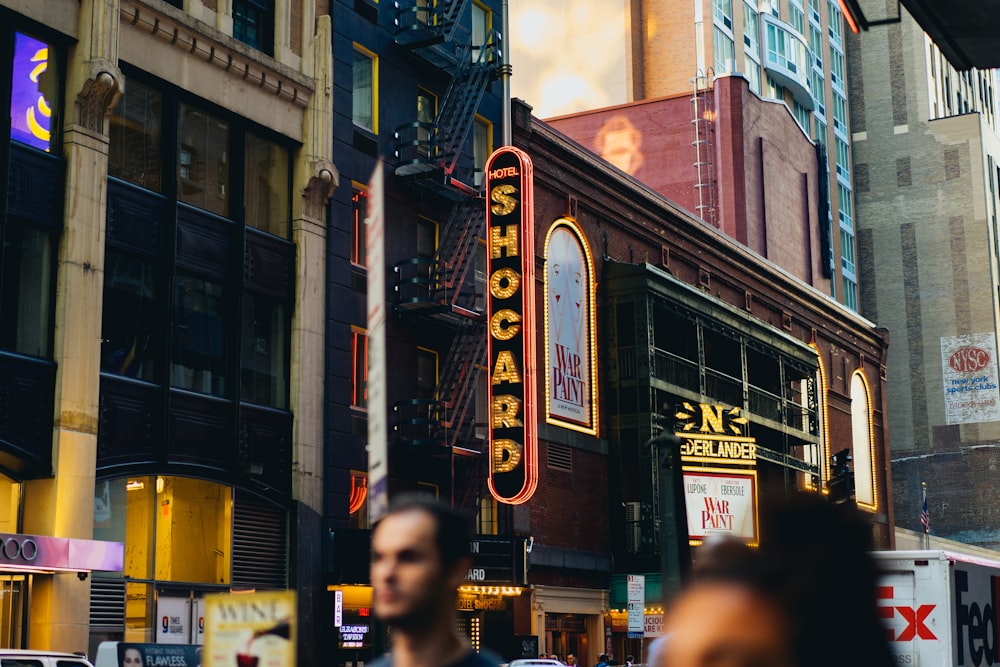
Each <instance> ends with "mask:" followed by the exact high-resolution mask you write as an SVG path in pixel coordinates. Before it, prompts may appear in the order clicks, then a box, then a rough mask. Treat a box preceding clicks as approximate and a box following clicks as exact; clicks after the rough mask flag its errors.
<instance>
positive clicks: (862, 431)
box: [851, 370, 878, 510]
mask: <svg viewBox="0 0 1000 667" xmlns="http://www.w3.org/2000/svg"><path fill="white" fill-rule="evenodd" d="M871 414H872V399H871V391H870V390H869V388H868V381H867V379H866V378H865V376H864V373H862V371H860V370H858V371H855V372H854V373H853V374H852V375H851V433H852V435H853V437H852V442H851V445H852V446H851V453H852V456H853V457H854V497H855V500H857V503H858V505H859V506H860V507H863V508H866V509H870V510H875V509H877V506H878V504H877V500H876V497H875V444H874V438H873V437H872V426H871Z"/></svg>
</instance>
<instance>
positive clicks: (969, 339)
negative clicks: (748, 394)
mask: <svg viewBox="0 0 1000 667" xmlns="http://www.w3.org/2000/svg"><path fill="white" fill-rule="evenodd" d="M900 15H901V21H900V22H898V23H891V24H890V25H887V26H884V27H877V28H876V27H873V28H872V29H871V30H869V31H867V32H864V33H862V34H861V35H859V36H851V38H850V39H849V40H848V52H849V59H848V62H849V64H850V67H849V70H848V72H849V79H850V84H851V90H852V92H853V95H852V99H851V118H852V126H851V131H852V133H853V139H854V150H855V154H854V163H855V165H854V167H855V173H856V185H857V193H858V198H857V205H858V220H859V237H858V239H859V266H860V273H861V276H862V282H863V283H864V284H865V285H866V286H867V290H866V291H865V292H864V293H863V298H862V301H861V307H862V312H863V313H864V314H865V316H867V317H870V318H872V319H873V320H875V321H877V322H878V323H879V324H880V325H881V326H884V327H886V328H887V329H888V330H889V333H890V336H891V338H892V346H891V347H890V352H889V363H888V380H889V382H888V388H887V390H888V398H889V400H888V406H889V410H888V413H887V418H888V420H889V424H890V431H891V433H892V459H893V464H892V466H893V485H894V498H895V503H896V516H897V517H898V519H899V524H900V526H903V527H906V528H911V529H917V530H919V529H920V523H919V520H920V506H921V482H926V483H927V485H928V493H927V496H928V499H927V502H928V508H929V510H930V514H931V517H932V519H931V521H932V530H933V533H934V534H935V535H939V536H941V537H946V538H949V539H954V540H958V541H963V542H967V543H969V544H974V545H977V546H983V547H988V548H993V549H995V548H998V547H1000V514H998V511H997V509H996V507H997V500H998V498H997V495H996V494H997V489H996V485H995V484H994V482H993V480H992V478H991V476H990V474H989V471H990V470H992V469H993V468H994V467H995V466H996V464H997V461H998V459H997V451H998V450H997V442H998V439H1000V409H998V405H1000V403H998V402H1000V394H998V390H997V380H996V377H997V365H996V355H997V347H996V339H997V335H998V331H997V326H998V325H997V319H996V313H997V312H998V307H1000V301H998V296H997V295H998V289H997V288H998V285H1000V269H998V257H1000V252H998V247H1000V246H998V243H1000V229H998V226H997V209H998V205H1000V172H998V171H997V169H998V165H1000V139H998V136H997V115H996V114H997V111H996V99H995V86H996V84H995V72H994V71H993V70H975V69H969V70H966V71H961V72H960V71H956V69H955V68H954V67H953V66H952V65H951V64H950V63H949V62H948V60H946V59H945V57H944V56H943V55H942V52H941V50H940V49H939V48H938V47H937V46H936V45H935V44H934V43H933V42H932V41H931V40H930V39H929V38H928V37H927V35H926V34H925V33H924V31H923V30H922V29H921V27H920V26H918V25H917V23H916V21H914V19H913V18H912V17H911V15H910V14H909V13H908V12H907V11H906V10H905V9H900ZM952 47H953V45H952V46H950V47H949V48H952ZM887 63H888V67H887V66H886V64H887ZM962 350H964V351H962ZM972 350H976V351H982V352H984V353H985V355H987V356H984V357H983V361H982V363H978V362H977V363H975V364H963V363H960V358H959V357H961V356H962V355H967V354H968V353H969V352H970V351H972ZM956 353H958V355H959V356H955V355H956ZM987 357H988V360H987ZM984 377H986V378H987V380H986V381H980V380H974V379H975V378H984ZM976 385H982V386H980V387H977V386H976Z"/></svg>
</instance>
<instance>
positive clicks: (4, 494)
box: [0, 474, 21, 533]
mask: <svg viewBox="0 0 1000 667" xmlns="http://www.w3.org/2000/svg"><path fill="white" fill-rule="evenodd" d="M20 509H21V484H20V483H19V482H17V481H15V480H13V479H11V478H10V477H7V476H6V475H4V474H0V533H17V532H19V530H18V529H19V528H20V526H19V525H18V520H17V516H18V513H19V511H20Z"/></svg>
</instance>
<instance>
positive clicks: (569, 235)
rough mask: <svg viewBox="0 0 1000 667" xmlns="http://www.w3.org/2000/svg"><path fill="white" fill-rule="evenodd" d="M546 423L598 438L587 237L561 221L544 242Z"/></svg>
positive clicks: (590, 261)
mask: <svg viewBox="0 0 1000 667" xmlns="http://www.w3.org/2000/svg"><path fill="white" fill-rule="evenodd" d="M544 256H545V283H544V287H543V289H542V293H543V294H544V297H545V308H544V313H545V421H547V422H548V423H550V424H554V425H556V426H562V427H564V428H569V429H572V430H574V431H580V432H582V433H588V434H590V435H597V345H596V331H597V326H596V322H595V315H596V308H595V307H594V261H593V258H592V256H591V254H590V245H589V244H588V243H587V239H586V237H584V235H583V232H582V231H581V230H580V228H579V227H578V226H577V224H576V223H575V222H574V221H573V220H571V219H570V218H559V219H558V220H556V221H555V222H554V223H552V226H551V227H550V228H549V233H548V234H547V235H546V237H545V248H544Z"/></svg>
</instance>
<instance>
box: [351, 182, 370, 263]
mask: <svg viewBox="0 0 1000 667" xmlns="http://www.w3.org/2000/svg"><path fill="white" fill-rule="evenodd" d="M351 208H352V209H353V213H354V242H353V243H352V244H351V261H352V262H353V263H355V264H357V265H358V266H367V263H368V246H367V243H366V241H367V239H366V236H365V235H366V232H367V228H366V227H365V219H366V218H367V217H368V191H367V190H365V189H363V187H362V186H360V185H355V186H354V188H353V190H352V192H351Z"/></svg>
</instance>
